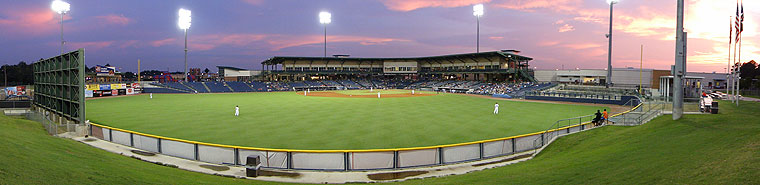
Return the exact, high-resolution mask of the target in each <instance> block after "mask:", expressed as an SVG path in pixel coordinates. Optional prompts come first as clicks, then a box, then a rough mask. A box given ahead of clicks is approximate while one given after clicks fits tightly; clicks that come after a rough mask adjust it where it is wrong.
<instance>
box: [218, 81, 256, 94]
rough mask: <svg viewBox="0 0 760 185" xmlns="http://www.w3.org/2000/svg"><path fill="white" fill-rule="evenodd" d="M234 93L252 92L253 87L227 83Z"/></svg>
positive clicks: (240, 83) (241, 83) (238, 83)
mask: <svg viewBox="0 0 760 185" xmlns="http://www.w3.org/2000/svg"><path fill="white" fill-rule="evenodd" d="M225 83H227V86H229V87H230V88H232V90H233V91H234V92H252V91H253V89H251V86H248V85H247V84H245V83H243V82H225Z"/></svg>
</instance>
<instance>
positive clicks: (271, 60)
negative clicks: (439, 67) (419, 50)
mask: <svg viewBox="0 0 760 185" xmlns="http://www.w3.org/2000/svg"><path fill="white" fill-rule="evenodd" d="M515 53H519V51H516V50H501V51H489V52H480V53H464V54H452V55H441V56H428V57H399V58H355V57H295V56H275V57H272V58H269V59H267V60H264V61H263V62H261V64H265V65H273V64H280V63H282V62H283V61H285V60H325V59H327V60H331V61H336V60H337V61H368V60H370V61H371V60H435V59H445V58H462V57H488V56H501V57H506V58H515V59H516V60H533V58H530V57H526V56H522V55H517V54H515Z"/></svg>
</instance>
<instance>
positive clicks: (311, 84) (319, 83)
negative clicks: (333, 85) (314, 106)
mask: <svg viewBox="0 0 760 185" xmlns="http://www.w3.org/2000/svg"><path fill="white" fill-rule="evenodd" d="M304 83H306V86H309V87H319V86H324V85H325V84H322V82H319V81H304Z"/></svg>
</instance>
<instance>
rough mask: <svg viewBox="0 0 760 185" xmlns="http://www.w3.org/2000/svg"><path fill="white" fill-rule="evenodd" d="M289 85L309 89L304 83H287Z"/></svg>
mask: <svg viewBox="0 0 760 185" xmlns="http://www.w3.org/2000/svg"><path fill="white" fill-rule="evenodd" d="M287 85H288V86H290V87H308V86H309V85H307V84H306V83H304V82H290V83H287Z"/></svg>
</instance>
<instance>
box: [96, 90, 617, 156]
mask: <svg viewBox="0 0 760 185" xmlns="http://www.w3.org/2000/svg"><path fill="white" fill-rule="evenodd" d="M320 93H323V92H311V93H309V94H308V95H307V96H304V95H303V92H292V91H291V92H269V93H222V94H153V98H152V99H151V98H149V96H148V95H147V94H143V95H135V96H123V97H113V98H99V99H89V100H87V119H88V120H90V121H91V122H94V123H98V124H103V125H107V126H112V127H116V128H121V129H127V130H132V131H137V132H142V133H148V134H154V135H160V136H165V137H173V138H180V139H186V140H193V141H200V142H208V143H217V144H228V145H238V146H251V147H263V148H279V149H379V148H399V147H416V146H431V145H440V144H453V143H461V142H468V141H477V140H483V139H492V138H500V137H507V136H514V135H520V134H526V133H532V132H537V131H542V130H544V129H546V128H547V127H548V126H550V125H551V124H552V123H553V122H554V121H555V120H558V119H563V118H570V117H576V116H582V115H589V114H592V113H594V112H595V111H596V110H597V109H602V108H605V107H601V106H584V105H570V104H554V103H537V102H523V101H510V100H495V99H490V98H488V97H481V96H468V95H461V94H437V93H434V92H432V93H431V92H422V93H423V94H420V93H421V92H419V91H418V92H416V93H415V95H412V94H411V92H410V91H406V90H389V91H383V90H381V91H380V93H381V98H377V90H375V91H372V92H369V91H368V90H356V91H330V92H329V95H323V96H318V95H319V94H320ZM495 103H499V105H500V113H499V114H498V115H494V114H493V109H494V104H495ZM235 106H239V107H240V116H234V112H235Z"/></svg>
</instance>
